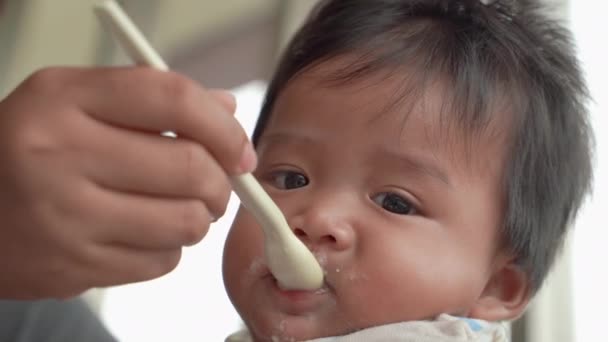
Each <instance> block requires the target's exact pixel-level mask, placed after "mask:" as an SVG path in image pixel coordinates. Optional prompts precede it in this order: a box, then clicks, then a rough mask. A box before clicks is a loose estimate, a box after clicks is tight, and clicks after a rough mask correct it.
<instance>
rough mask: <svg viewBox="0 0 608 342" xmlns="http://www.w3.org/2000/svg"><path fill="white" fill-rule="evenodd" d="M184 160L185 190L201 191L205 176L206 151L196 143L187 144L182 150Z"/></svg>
mask: <svg viewBox="0 0 608 342" xmlns="http://www.w3.org/2000/svg"><path fill="white" fill-rule="evenodd" d="M182 151H183V152H182V153H183V155H182V158H183V163H184V165H185V171H184V173H185V174H184V177H183V178H182V179H183V181H184V187H185V188H194V189H200V188H201V186H202V178H203V176H204V170H203V167H204V164H205V160H204V151H203V149H202V147H200V146H198V145H197V144H195V143H190V142H187V143H185V144H184V146H183V148H182Z"/></svg>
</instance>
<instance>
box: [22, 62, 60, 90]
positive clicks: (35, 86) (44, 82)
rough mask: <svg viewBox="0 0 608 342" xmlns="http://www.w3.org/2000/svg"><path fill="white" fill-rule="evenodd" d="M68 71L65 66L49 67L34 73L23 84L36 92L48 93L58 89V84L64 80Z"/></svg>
mask: <svg viewBox="0 0 608 342" xmlns="http://www.w3.org/2000/svg"><path fill="white" fill-rule="evenodd" d="M65 72H66V69H65V68H61V67H48V68H43V69H39V70H37V71H35V72H34V73H32V74H31V75H30V76H29V77H28V78H27V79H26V81H25V82H24V83H23V86H24V87H26V88H27V89H28V90H29V91H30V92H33V93H35V94H47V93H50V92H52V91H53V90H54V89H57V88H58V87H57V84H58V83H61V82H62V81H63V76H64V74H65Z"/></svg>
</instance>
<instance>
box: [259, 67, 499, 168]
mask: <svg viewBox="0 0 608 342" xmlns="http://www.w3.org/2000/svg"><path fill="white" fill-rule="evenodd" d="M349 63H351V64H349ZM349 67H351V68H352V60H348V59H347V60H340V59H334V60H329V61H326V62H323V63H318V64H316V65H314V66H313V67H310V68H308V69H306V70H304V71H303V72H301V73H299V74H298V75H297V76H296V77H294V78H293V79H292V80H291V81H290V82H288V83H287V85H286V87H285V88H284V89H283V90H282V91H281V92H280V94H279V97H278V99H277V103H276V106H275V111H274V113H273V114H272V116H273V117H271V120H270V125H269V127H267V129H271V130H272V129H273V126H276V124H277V123H287V124H289V125H290V126H291V127H295V126H297V125H308V126H310V125H313V126H317V127H319V126H323V125H328V124H331V125H333V126H331V127H328V128H327V129H328V130H335V131H338V130H339V131H344V130H349V129H350V127H352V126H365V127H368V128H369V133H370V134H366V133H367V132H364V133H363V134H362V136H361V139H368V140H372V139H374V138H378V135H377V134H376V135H372V134H371V132H372V130H374V129H382V130H383V131H382V134H381V136H380V139H384V140H389V142H390V143H391V144H394V145H404V146H406V145H407V144H408V143H409V142H411V141H412V139H414V140H416V141H417V142H420V141H422V140H423V139H424V141H425V145H428V146H430V147H431V149H432V150H436V151H439V152H441V153H442V154H443V155H447V156H449V157H450V158H453V159H455V160H458V162H459V164H462V162H461V161H462V159H468V162H467V164H468V165H473V164H477V163H475V159H476V158H474V157H475V156H478V155H488V153H482V152H483V151H488V150H492V151H493V152H491V154H494V155H497V154H500V155H504V150H505V146H506V143H507V141H508V135H509V131H508V125H505V124H504V123H500V120H501V119H500V118H505V117H508V113H506V112H505V113H499V112H497V113H492V115H493V117H492V118H491V119H490V120H488V122H487V123H480V124H478V126H469V125H467V124H465V123H462V122H460V121H459V120H460V119H461V117H462V116H463V115H462V113H460V112H459V110H461V108H460V107H459V106H460V105H461V103H460V102H459V101H455V99H454V96H453V94H451V92H450V89H449V87H448V85H447V82H443V81H442V80H441V78H439V77H436V78H430V77H420V76H419V75H417V74H416V73H415V72H408V70H378V71H376V72H371V73H368V74H366V75H361V76H360V77H355V78H351V79H340V78H339V77H338V76H339V75H340V74H343V73H345V72H346V68H349ZM397 71H398V72H397ZM300 110H301V111H302V113H303V114H302V115H300V116H299V117H298V116H297V115H294V112H298V111H300ZM496 110H499V107H496ZM355 114H356V115H355ZM284 115H287V117H284V118H281V116H284ZM326 115H339V116H341V120H340V121H339V122H336V121H333V123H328V121H327V120H324V118H323V116H326ZM273 122H274V123H275V125H273ZM294 129H296V130H297V129H299V128H294ZM358 132H361V131H358ZM406 147H407V146H406ZM445 152H447V153H445Z"/></svg>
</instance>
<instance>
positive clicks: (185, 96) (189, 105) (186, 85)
mask: <svg viewBox="0 0 608 342" xmlns="http://www.w3.org/2000/svg"><path fill="white" fill-rule="evenodd" d="M165 87H166V92H167V94H168V96H169V99H170V101H171V107H172V108H173V112H174V113H173V116H174V118H175V120H178V123H179V122H180V121H188V120H186V119H187V117H188V116H189V115H190V112H191V111H192V110H193V109H194V108H196V105H195V104H196V100H197V94H198V91H197V87H196V86H195V85H194V82H192V81H191V80H189V79H187V78H186V77H184V76H180V75H178V74H175V73H169V74H168V76H167V81H166V83H165Z"/></svg>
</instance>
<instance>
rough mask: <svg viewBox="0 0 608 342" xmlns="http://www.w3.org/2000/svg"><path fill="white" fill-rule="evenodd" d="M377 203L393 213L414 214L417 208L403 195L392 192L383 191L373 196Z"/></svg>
mask: <svg viewBox="0 0 608 342" xmlns="http://www.w3.org/2000/svg"><path fill="white" fill-rule="evenodd" d="M372 200H373V201H374V202H376V204H378V205H379V206H381V207H382V208H383V209H385V210H388V211H390V212H391V213H395V214H399V215H413V214H415V213H416V208H414V206H413V205H412V204H411V203H410V201H408V200H406V199H405V198H403V197H402V196H399V195H397V194H395V193H391V192H383V193H380V194H377V195H376V196H374V197H373V198H372Z"/></svg>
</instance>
